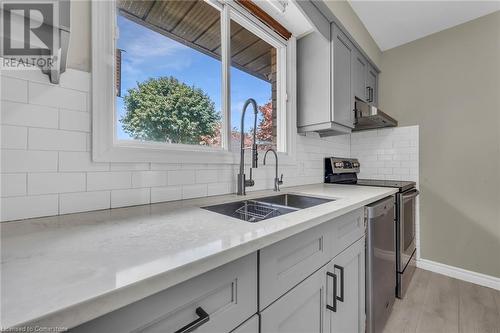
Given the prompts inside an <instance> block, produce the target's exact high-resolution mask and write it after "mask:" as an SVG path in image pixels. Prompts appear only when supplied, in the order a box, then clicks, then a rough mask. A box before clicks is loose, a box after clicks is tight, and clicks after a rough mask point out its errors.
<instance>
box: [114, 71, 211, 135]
mask: <svg viewBox="0 0 500 333" xmlns="http://www.w3.org/2000/svg"><path fill="white" fill-rule="evenodd" d="M124 103H125V114H124V116H123V117H122V118H121V119H120V122H121V123H122V126H123V130H124V131H125V132H126V133H127V134H129V135H130V136H132V137H133V138H135V139H138V140H147V141H161V142H169V143H184V144H200V141H202V140H201V138H203V137H211V136H214V135H216V131H217V126H218V124H219V123H220V114H219V113H217V112H216V111H215V104H214V102H213V101H212V100H211V99H210V97H209V96H208V95H207V94H206V93H205V92H204V91H203V90H201V89H199V88H196V87H194V86H188V85H186V84H184V83H182V82H179V80H177V79H176V78H174V77H159V78H151V79H149V80H147V81H144V82H140V83H139V82H138V83H137V87H135V88H132V89H129V90H128V91H127V94H126V95H125V97H124Z"/></svg>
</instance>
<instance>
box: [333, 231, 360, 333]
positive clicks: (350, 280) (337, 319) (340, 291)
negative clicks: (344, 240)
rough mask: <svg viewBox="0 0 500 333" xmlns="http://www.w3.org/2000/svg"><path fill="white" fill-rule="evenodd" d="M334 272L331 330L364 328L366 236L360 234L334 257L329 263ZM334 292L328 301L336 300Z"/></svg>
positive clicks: (349, 332) (339, 332)
mask: <svg viewBox="0 0 500 333" xmlns="http://www.w3.org/2000/svg"><path fill="white" fill-rule="evenodd" d="M326 269H327V271H328V272H329V273H330V274H331V275H335V279H336V281H337V286H336V288H335V289H336V290H335V293H334V294H336V295H337V296H336V311H332V310H328V315H329V319H330V330H329V331H328V332H329V333H356V332H357V333H364V332H365V238H364V237H363V238H361V239H360V240H358V241H357V242H356V243H354V244H353V245H351V246H349V247H348V248H347V249H346V250H344V251H343V252H341V253H340V254H339V255H338V256H337V257H335V258H334V259H333V260H332V261H331V262H330V263H329V264H328V265H327V266H326ZM332 294H333V293H328V296H327V302H328V304H333V303H334V300H333V295H332Z"/></svg>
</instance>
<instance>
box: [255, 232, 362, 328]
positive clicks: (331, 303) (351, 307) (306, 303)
mask: <svg viewBox="0 0 500 333" xmlns="http://www.w3.org/2000/svg"><path fill="white" fill-rule="evenodd" d="M364 244H365V239H364V237H362V238H361V239H359V240H358V241H356V242H355V243H354V244H352V245H350V246H349V247H348V248H347V249H345V250H344V251H343V252H341V253H340V254H338V255H337V256H336V257H335V258H333V259H332V260H331V261H329V262H328V263H327V264H326V265H324V266H323V267H321V268H320V269H319V270H317V271H316V272H315V273H314V274H312V275H311V276H309V277H308V278H306V279H305V280H304V281H302V282H301V283H299V284H298V285H297V286H295V287H294V288H293V289H291V290H290V291H289V292H287V293H286V294H285V295H283V296H282V297H281V298H279V299H278V300H277V301H275V302H274V303H272V304H271V305H270V306H269V307H267V308H266V309H265V310H264V311H262V312H261V331H260V333H294V332H296V333H304V332H307V333H316V332H317V333H324V332H326V333H363V332H364V331H365V300H364V297H365V296H364V290H365V289H364V288H365V287H364V282H365V270H364Z"/></svg>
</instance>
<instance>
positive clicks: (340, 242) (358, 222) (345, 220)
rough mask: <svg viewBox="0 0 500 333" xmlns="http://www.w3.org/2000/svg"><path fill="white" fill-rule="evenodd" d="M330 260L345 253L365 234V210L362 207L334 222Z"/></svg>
mask: <svg viewBox="0 0 500 333" xmlns="http://www.w3.org/2000/svg"><path fill="white" fill-rule="evenodd" d="M329 232H330V234H331V235H330V237H329V238H330V241H331V251H332V252H331V253H330V259H331V258H333V257H335V256H336V255H337V254H339V253H340V252H342V251H344V250H345V249H346V248H347V247H348V246H349V245H351V244H353V243H354V242H356V241H357V240H358V239H360V238H361V237H363V236H364V234H365V208H364V207H361V208H359V209H356V210H354V211H352V212H349V213H347V214H344V215H342V216H339V217H337V218H336V219H334V220H333V223H332V224H331V228H330V229H329Z"/></svg>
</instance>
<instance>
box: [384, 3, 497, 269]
mask: <svg viewBox="0 0 500 333" xmlns="http://www.w3.org/2000/svg"><path fill="white" fill-rule="evenodd" d="M381 64H382V66H381V70H382V75H381V77H380V107H381V108H382V109H384V110H385V111H387V112H388V113H390V114H391V116H394V117H395V118H396V119H398V120H399V122H400V124H401V125H420V186H421V193H422V195H421V197H420V204H421V209H420V213H421V217H420V221H421V222H420V223H421V256H422V258H424V259H430V260H433V261H437V262H440V263H444V264H448V265H452V266H456V267H461V268H464V269H467V270H472V271H475V272H480V273H484V274H488V275H492V276H496V277H500V258H499V256H500V208H499V207H500V135H499V133H500V98H499V95H500V12H496V13H493V14H490V15H487V16H484V17H481V18H479V19H476V20H473V21H470V22H467V23H464V24H462V25H459V26H457V27H454V28H451V29H448V30H445V31H442V32H439V33H436V34H433V35H431V36H428V37H425V38H422V39H420V40H417V41H414V42H411V43H408V44H406V45H403V46H400V47H397V48H394V49H391V50H388V51H386V52H383V53H382V62H381Z"/></svg>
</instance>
